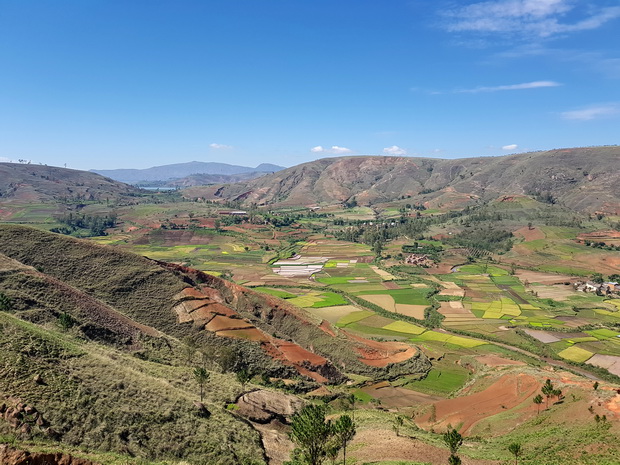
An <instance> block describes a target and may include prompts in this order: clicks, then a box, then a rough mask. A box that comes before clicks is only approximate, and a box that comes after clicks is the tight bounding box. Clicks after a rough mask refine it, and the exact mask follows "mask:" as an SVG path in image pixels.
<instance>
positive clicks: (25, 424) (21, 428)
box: [0, 375, 58, 464]
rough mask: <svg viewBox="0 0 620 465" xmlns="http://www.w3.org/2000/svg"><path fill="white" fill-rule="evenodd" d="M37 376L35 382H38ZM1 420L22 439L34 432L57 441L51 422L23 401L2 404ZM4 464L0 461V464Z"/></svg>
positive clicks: (0, 406)
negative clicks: (50, 425)
mask: <svg viewBox="0 0 620 465" xmlns="http://www.w3.org/2000/svg"><path fill="white" fill-rule="evenodd" d="M37 377H38V378H39V379H41V378H40V376H39V375H37V376H35V379H34V380H33V381H34V382H37ZM0 418H2V419H4V421H6V422H7V423H8V424H9V425H10V426H11V428H13V429H14V430H15V432H16V433H19V434H20V435H21V436H22V437H29V436H30V435H31V434H32V433H33V430H34V431H39V432H42V433H43V434H45V435H47V436H48V437H50V438H52V439H55V438H56V436H57V434H58V433H56V431H55V430H53V429H52V428H50V427H49V422H48V421H47V420H46V419H45V418H44V417H43V414H42V413H41V412H39V411H38V410H37V409H36V408H35V407H34V406H32V405H28V404H25V403H24V402H22V401H21V399H14V398H9V399H8V401H7V402H4V403H2V404H0ZM3 463H4V462H2V461H0V464H3Z"/></svg>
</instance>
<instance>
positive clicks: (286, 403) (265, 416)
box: [236, 389, 304, 465]
mask: <svg viewBox="0 0 620 465" xmlns="http://www.w3.org/2000/svg"><path fill="white" fill-rule="evenodd" d="M236 405H237V407H238V408H237V410H236V413H237V414H238V415H240V416H242V417H243V418H245V419H247V420H248V421H249V422H250V423H251V424H252V426H254V428H255V429H256V431H258V432H259V434H260V436H261V441H262V443H263V448H264V449H265V454H266V456H267V459H268V461H269V464H270V465H279V464H281V463H284V462H285V461H286V460H289V457H290V454H291V452H292V450H293V443H292V442H291V440H290V439H289V437H288V431H289V426H288V425H289V424H290V420H291V417H292V416H293V415H294V414H295V413H297V412H298V411H299V410H301V408H302V407H303V406H304V401H303V400H301V399H300V398H298V397H295V396H292V395H289V394H282V393H280V392H273V391H266V390H264V389H259V390H257V391H252V392H248V393H246V394H243V395H242V396H241V397H239V399H237V404H236Z"/></svg>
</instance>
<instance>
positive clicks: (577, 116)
mask: <svg viewBox="0 0 620 465" xmlns="http://www.w3.org/2000/svg"><path fill="white" fill-rule="evenodd" d="M618 113H620V105H618V104H616V103H608V104H603V105H591V106H589V107H585V108H581V109H579V110H571V111H565V112H563V113H560V115H561V116H562V118H564V119H567V120H574V121H590V120H593V119H597V118H604V117H606V116H613V115H616V114H618Z"/></svg>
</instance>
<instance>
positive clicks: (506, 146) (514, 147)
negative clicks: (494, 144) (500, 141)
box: [502, 144, 518, 150]
mask: <svg viewBox="0 0 620 465" xmlns="http://www.w3.org/2000/svg"><path fill="white" fill-rule="evenodd" d="M517 147H518V145H517V144H510V145H504V146H503V147H502V150H515V149H516V148H517Z"/></svg>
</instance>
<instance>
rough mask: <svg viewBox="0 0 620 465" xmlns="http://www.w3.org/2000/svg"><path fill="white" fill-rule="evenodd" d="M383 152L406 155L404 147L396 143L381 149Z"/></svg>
mask: <svg viewBox="0 0 620 465" xmlns="http://www.w3.org/2000/svg"><path fill="white" fill-rule="evenodd" d="M383 153H385V154H386V155H407V151H406V150H405V149H402V148H400V147H399V146H398V145H392V146H391V147H386V148H384V149H383Z"/></svg>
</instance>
